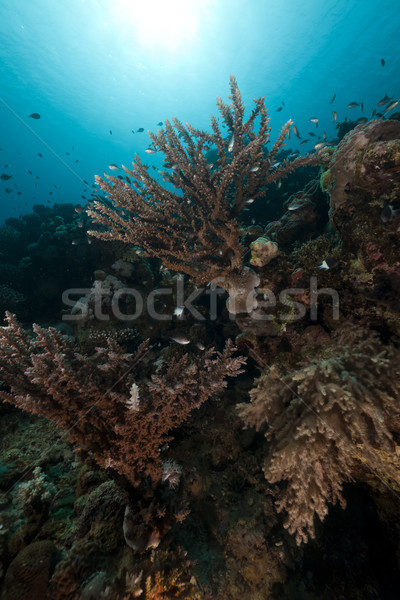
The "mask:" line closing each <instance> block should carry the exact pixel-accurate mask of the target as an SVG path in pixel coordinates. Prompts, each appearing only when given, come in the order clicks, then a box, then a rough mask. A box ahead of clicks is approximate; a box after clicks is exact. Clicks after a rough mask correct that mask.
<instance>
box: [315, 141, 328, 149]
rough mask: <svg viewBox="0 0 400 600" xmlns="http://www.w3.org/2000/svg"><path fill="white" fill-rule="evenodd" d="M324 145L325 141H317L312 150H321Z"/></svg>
mask: <svg viewBox="0 0 400 600" xmlns="http://www.w3.org/2000/svg"><path fill="white" fill-rule="evenodd" d="M325 146H326V144H325V142H317V143H316V144H315V146H314V150H321V149H322V148H325Z"/></svg>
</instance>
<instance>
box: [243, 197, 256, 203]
mask: <svg viewBox="0 0 400 600" xmlns="http://www.w3.org/2000/svg"><path fill="white" fill-rule="evenodd" d="M253 202H254V198H249V199H248V200H246V202H245V204H253Z"/></svg>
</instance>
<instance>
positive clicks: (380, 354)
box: [240, 326, 400, 543]
mask: <svg viewBox="0 0 400 600" xmlns="http://www.w3.org/2000/svg"><path fill="white" fill-rule="evenodd" d="M399 358H400V352H399V351H398V350H396V349H395V348H393V347H392V346H385V345H383V344H382V343H381V342H380V341H379V340H378V338H377V335H376V334H373V333H369V332H364V331H363V330H362V329H360V328H357V327H356V328H351V326H348V327H346V328H345V329H344V330H343V331H342V332H341V333H337V337H336V339H335V344H334V345H332V346H330V347H329V349H328V350H325V352H324V353H323V356H321V357H320V358H313V359H310V360H309V361H307V362H306V363H304V364H302V365H299V368H298V369H297V370H295V371H292V372H290V373H287V374H283V373H279V372H278V370H277V367H272V368H271V369H270V370H269V371H268V372H267V373H266V374H264V375H262V376H261V378H260V379H259V380H258V382H257V386H256V387H255V388H254V389H253V390H252V391H251V393H250V397H251V404H250V405H241V406H240V415H241V417H242V418H243V420H244V421H245V423H246V424H247V425H248V426H254V427H256V428H257V429H258V430H259V429H260V428H262V427H263V425H264V424H267V425H268V429H267V431H266V433H265V435H266V437H267V438H268V440H269V441H270V442H271V443H270V446H269V450H268V456H267V459H266V463H265V466H264V473H265V477H266V478H267V479H268V481H270V482H277V481H280V480H285V481H286V482H287V486H286V488H285V489H284V490H283V491H282V496H281V498H280V499H279V500H278V501H277V507H278V510H279V511H285V512H286V513H287V516H286V520H285V523H284V524H285V527H286V528H287V529H288V530H289V532H290V533H295V534H296V540H297V542H298V543H300V542H303V541H306V540H307V539H308V537H309V536H311V537H313V536H314V534H315V526H314V515H315V514H317V515H318V516H319V518H320V519H321V520H323V519H324V517H325V516H326V514H327V512H328V504H329V503H331V502H332V503H335V502H336V501H337V500H339V501H340V503H341V504H342V506H343V505H344V504H345V501H344V498H343V495H342V493H341V491H342V486H343V482H344V481H347V480H350V479H352V472H353V470H354V464H355V458H356V456H357V455H358V453H360V454H361V456H362V457H363V459H364V461H365V464H366V465H367V468H369V469H371V470H372V471H373V472H375V473H376V474H377V473H378V472H379V471H381V470H384V464H383V463H382V461H381V460H380V456H379V452H378V451H377V450H380V451H382V450H384V451H386V452H389V453H391V455H392V456H393V458H394V460H395V462H396V463H397V469H398V468H399V464H398V459H397V460H396V454H395V446H394V440H393V436H392V432H393V431H397V432H398V431H399V424H398V423H399V422H398V416H399V414H398V411H399V408H398V399H399V395H400V385H399V369H398V364H399Z"/></svg>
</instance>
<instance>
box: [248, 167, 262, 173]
mask: <svg viewBox="0 0 400 600" xmlns="http://www.w3.org/2000/svg"><path fill="white" fill-rule="evenodd" d="M259 170H260V167H259V165H254V167H251V169H250V173H257V171H259Z"/></svg>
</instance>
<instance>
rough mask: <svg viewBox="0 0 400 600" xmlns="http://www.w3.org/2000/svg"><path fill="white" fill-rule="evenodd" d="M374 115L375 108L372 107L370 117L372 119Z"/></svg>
mask: <svg viewBox="0 0 400 600" xmlns="http://www.w3.org/2000/svg"><path fill="white" fill-rule="evenodd" d="M375 115H376V108H373V109H372V113H371V119H372V117H374V116H375Z"/></svg>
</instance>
